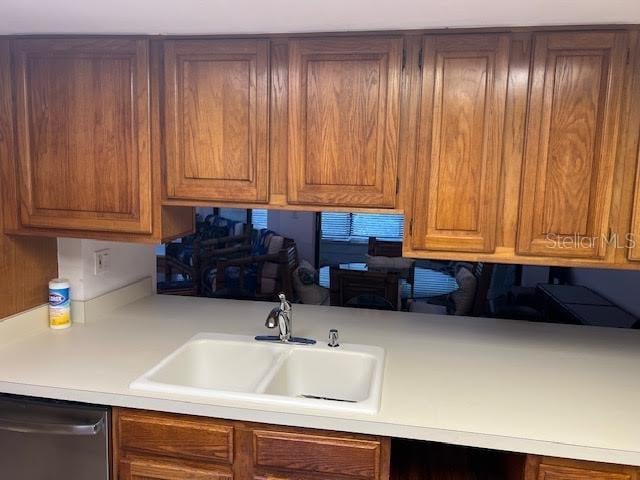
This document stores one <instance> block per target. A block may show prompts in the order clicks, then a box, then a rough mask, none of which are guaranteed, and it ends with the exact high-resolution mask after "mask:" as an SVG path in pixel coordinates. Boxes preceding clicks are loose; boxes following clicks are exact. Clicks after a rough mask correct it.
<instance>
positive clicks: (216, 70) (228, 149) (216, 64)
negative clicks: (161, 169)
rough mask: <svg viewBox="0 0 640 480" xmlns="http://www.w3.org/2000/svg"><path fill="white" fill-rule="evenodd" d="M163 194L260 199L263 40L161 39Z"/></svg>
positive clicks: (264, 173) (265, 182)
mask: <svg viewBox="0 0 640 480" xmlns="http://www.w3.org/2000/svg"><path fill="white" fill-rule="evenodd" d="M164 53H165V94H166V99H165V101H166V109H165V114H166V116H165V125H166V152H167V185H166V187H167V195H168V196H169V198H176V199H193V200H205V201H207V200H211V201H215V200H221V201H236V202H267V201H268V194H269V191H268V190H269V157H268V146H269V140H268V72H269V41H268V40H169V41H166V42H165V43H164Z"/></svg>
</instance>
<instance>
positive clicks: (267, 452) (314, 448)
mask: <svg viewBox="0 0 640 480" xmlns="http://www.w3.org/2000/svg"><path fill="white" fill-rule="evenodd" d="M253 436H254V440H253V445H254V452H253V458H254V465H255V466H256V467H259V468H263V469H264V468H273V469H282V470H290V471H292V472H295V473H296V474H298V475H304V474H305V473H306V474H309V475H313V474H317V475H323V476H325V477H330V476H331V475H343V476H345V477H349V478H361V479H378V478H380V458H381V445H380V442H376V441H369V440H357V439H350V438H336V437H328V436H320V435H311V434H302V433H288V432H278V431H262V430H257V431H255V432H254V434H253ZM285 478H286V476H285ZM295 478H298V477H295Z"/></svg>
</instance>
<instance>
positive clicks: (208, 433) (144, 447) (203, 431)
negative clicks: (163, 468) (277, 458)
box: [116, 412, 234, 464]
mask: <svg viewBox="0 0 640 480" xmlns="http://www.w3.org/2000/svg"><path fill="white" fill-rule="evenodd" d="M116 428H117V432H118V435H117V437H118V446H119V448H120V449H122V450H125V451H142V452H149V453H155V454H158V455H161V456H162V455H166V456H170V457H177V458H180V459H185V460H197V461H209V462H220V463H225V464H232V463H233V458H234V457H233V426H231V425H230V424H227V423H223V422H216V421H206V420H204V419H197V420H194V419H191V418H188V417H186V418H185V417H181V416H178V415H169V414H157V413H156V414H153V415H145V414H144V413H141V412H128V413H127V412H121V413H120V415H119V416H118V423H117V427H116Z"/></svg>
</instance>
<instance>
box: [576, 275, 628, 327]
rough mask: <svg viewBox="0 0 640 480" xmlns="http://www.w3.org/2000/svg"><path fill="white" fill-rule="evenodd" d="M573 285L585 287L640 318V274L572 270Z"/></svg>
mask: <svg viewBox="0 0 640 480" xmlns="http://www.w3.org/2000/svg"><path fill="white" fill-rule="evenodd" d="M571 283H572V284H574V285H584V286H585V287H589V288H591V289H592V290H595V291H596V292H598V293H599V294H601V295H603V296H604V297H606V298H608V299H609V300H611V301H612V302H614V303H617V304H618V305H619V306H621V307H622V308H624V309H625V310H627V311H629V312H630V313H633V314H634V315H636V316H638V317H640V272H638V271H628V270H604V269H595V268H572V269H571Z"/></svg>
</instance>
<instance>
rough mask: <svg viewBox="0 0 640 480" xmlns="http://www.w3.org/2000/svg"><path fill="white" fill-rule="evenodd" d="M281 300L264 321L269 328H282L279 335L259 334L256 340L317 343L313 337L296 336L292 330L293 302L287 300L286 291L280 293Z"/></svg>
mask: <svg viewBox="0 0 640 480" xmlns="http://www.w3.org/2000/svg"><path fill="white" fill-rule="evenodd" d="M278 299H279V300H280V306H279V307H276V308H274V309H272V310H271V311H270V312H269V315H267V320H266V321H265V322H264V326H265V327H267V328H276V327H278V328H279V329H280V333H279V335H277V336H276V335H258V336H256V340H260V341H265V342H277V341H280V342H283V343H297V344H303V345H313V344H314V343H316V341H315V340H313V339H311V338H300V337H294V336H293V332H292V323H293V309H292V308H291V302H289V301H288V300H287V297H286V296H285V294H284V293H280V294H279V295H278Z"/></svg>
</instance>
